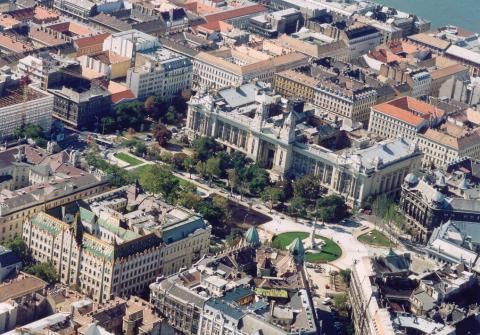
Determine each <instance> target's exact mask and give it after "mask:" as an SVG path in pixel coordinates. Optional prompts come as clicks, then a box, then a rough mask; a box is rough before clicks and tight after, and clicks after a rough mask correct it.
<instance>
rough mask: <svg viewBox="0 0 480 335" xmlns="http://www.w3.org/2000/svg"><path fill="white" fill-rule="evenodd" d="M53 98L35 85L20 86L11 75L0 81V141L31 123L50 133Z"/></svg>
mask: <svg viewBox="0 0 480 335" xmlns="http://www.w3.org/2000/svg"><path fill="white" fill-rule="evenodd" d="M52 109H53V96H52V95H51V94H49V93H47V92H45V91H42V90H41V89H39V88H37V87H36V86H35V85H25V84H23V85H22V84H21V83H20V81H19V80H18V79H14V78H12V75H10V74H6V75H3V76H2V78H1V79H0V139H5V138H8V137H11V136H12V135H14V134H15V131H16V130H17V129H18V128H20V127H21V126H22V125H25V124H28V123H31V124H34V125H38V126H40V127H42V129H43V130H44V131H45V132H47V133H48V132H49V131H50V127H51V124H52Z"/></svg>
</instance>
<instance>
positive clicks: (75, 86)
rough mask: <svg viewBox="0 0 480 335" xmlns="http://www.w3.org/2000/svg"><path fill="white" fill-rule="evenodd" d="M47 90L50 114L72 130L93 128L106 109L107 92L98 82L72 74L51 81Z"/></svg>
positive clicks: (109, 98)
mask: <svg viewBox="0 0 480 335" xmlns="http://www.w3.org/2000/svg"><path fill="white" fill-rule="evenodd" d="M48 92H49V93H51V94H52V95H53V96H54V103H53V117H54V118H55V119H57V120H60V121H62V122H63V123H65V124H67V125H68V126H70V127H73V128H76V129H80V130H81V129H95V127H98V123H99V120H100V119H101V118H102V117H103V116H104V115H107V114H108V113H109V112H110V109H111V105H112V100H111V94H110V92H109V91H108V90H107V89H106V88H105V87H104V86H103V84H102V83H98V82H94V81H89V80H88V79H85V78H83V77H81V76H72V77H69V78H68V79H66V80H62V81H60V82H58V83H52V85H51V86H50V87H49V89H48Z"/></svg>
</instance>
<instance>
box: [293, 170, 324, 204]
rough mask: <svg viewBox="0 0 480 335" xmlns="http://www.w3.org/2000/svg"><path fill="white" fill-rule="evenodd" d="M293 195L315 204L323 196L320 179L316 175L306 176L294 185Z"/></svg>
mask: <svg viewBox="0 0 480 335" xmlns="http://www.w3.org/2000/svg"><path fill="white" fill-rule="evenodd" d="M293 194H294V196H295V197H301V198H303V199H305V200H306V201H307V202H315V200H316V199H318V198H319V197H320V195H321V188H320V183H319V181H318V178H317V177H315V176H314V175H305V176H303V177H301V178H299V179H297V180H295V181H294V183H293Z"/></svg>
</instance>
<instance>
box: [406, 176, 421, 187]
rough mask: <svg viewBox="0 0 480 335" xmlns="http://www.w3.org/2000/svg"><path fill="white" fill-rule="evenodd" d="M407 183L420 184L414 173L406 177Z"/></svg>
mask: <svg viewBox="0 0 480 335" xmlns="http://www.w3.org/2000/svg"><path fill="white" fill-rule="evenodd" d="M405 182H407V183H408V184H410V185H415V184H416V183H418V177H417V176H416V175H414V174H413V173H409V174H407V175H406V176H405Z"/></svg>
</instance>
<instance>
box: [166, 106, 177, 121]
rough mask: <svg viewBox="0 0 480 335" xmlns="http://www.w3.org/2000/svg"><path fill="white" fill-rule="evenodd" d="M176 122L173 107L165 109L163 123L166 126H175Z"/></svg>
mask: <svg viewBox="0 0 480 335" xmlns="http://www.w3.org/2000/svg"><path fill="white" fill-rule="evenodd" d="M176 120H177V111H176V110H175V107H174V106H170V107H168V109H167V113H166V114H165V122H166V123H167V124H175V121H176Z"/></svg>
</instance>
